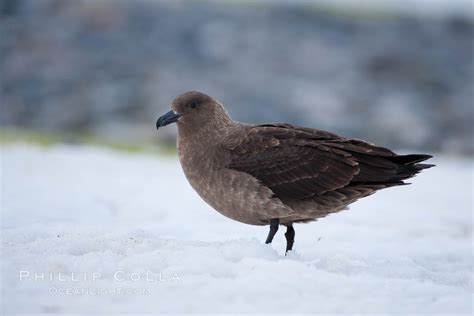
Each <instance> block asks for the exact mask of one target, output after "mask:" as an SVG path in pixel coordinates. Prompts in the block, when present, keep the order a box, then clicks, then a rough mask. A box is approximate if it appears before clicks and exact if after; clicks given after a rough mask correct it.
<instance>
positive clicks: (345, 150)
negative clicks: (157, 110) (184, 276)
mask: <svg viewBox="0 0 474 316" xmlns="http://www.w3.org/2000/svg"><path fill="white" fill-rule="evenodd" d="M173 122H177V125H178V152H179V158H180V162H181V165H182V167H183V170H184V173H185V175H186V177H187V179H188V180H189V182H190V184H191V186H192V187H193V188H194V189H195V190H196V192H197V193H198V194H199V195H200V196H201V197H202V198H203V199H204V200H205V201H206V202H207V203H208V204H209V205H210V206H212V207H213V208H215V209H216V210H217V211H219V212H220V213H222V214H223V215H225V216H227V217H230V218H232V219H234V220H237V221H240V222H243V223H247V224H253V225H270V233H269V236H268V238H267V243H270V242H271V241H272V239H273V236H274V235H275V233H276V231H277V230H278V225H279V224H281V225H285V226H287V233H286V234H285V236H286V238H287V251H288V250H291V248H292V245H293V240H294V229H293V227H292V224H293V223H298V222H308V221H313V220H316V219H318V218H320V217H323V216H326V215H327V214H330V213H334V212H337V211H340V210H343V209H345V208H347V206H348V205H349V204H351V203H353V202H355V201H357V200H358V199H360V198H362V197H365V196H368V195H370V194H372V193H374V192H375V191H377V190H380V189H384V188H388V187H392V186H398V185H404V184H406V183H405V182H404V180H406V179H408V178H411V177H413V176H414V175H415V174H417V173H418V172H420V171H421V170H423V169H426V168H429V167H432V166H433V165H429V164H420V163H419V162H422V161H424V160H426V159H429V158H431V157H432V156H430V155H422V154H415V155H397V154H395V153H394V152H392V151H391V150H389V149H386V148H383V147H377V146H375V145H373V144H370V143H367V142H364V141H361V140H355V139H348V138H344V137H341V136H338V135H335V134H332V133H329V132H325V131H321V130H317V129H312V128H305V127H299V126H294V125H290V124H259V125H253V124H245V123H239V122H235V121H233V120H232V119H231V118H230V117H229V116H228V114H227V112H226V111H225V109H224V107H223V105H222V104H221V103H219V101H217V100H216V99H214V98H212V97H210V96H207V95H205V94H203V93H200V92H196V91H190V92H186V93H184V94H182V95H180V96H178V97H177V98H176V99H175V100H174V101H173V103H172V111H170V112H168V113H167V114H165V115H164V116H162V117H161V118H160V119H159V120H158V122H157V128H159V127H161V126H165V125H168V124H170V123H173Z"/></svg>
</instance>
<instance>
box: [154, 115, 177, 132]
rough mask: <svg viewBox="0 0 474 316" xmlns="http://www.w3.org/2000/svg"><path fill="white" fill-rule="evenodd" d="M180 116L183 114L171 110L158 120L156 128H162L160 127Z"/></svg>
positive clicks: (175, 120)
mask: <svg viewBox="0 0 474 316" xmlns="http://www.w3.org/2000/svg"><path fill="white" fill-rule="evenodd" d="M180 117H181V114H178V113H176V112H175V111H169V112H168V113H166V114H164V115H162V116H160V118H158V121H156V129H160V127H163V126H166V125H169V124H171V123H175V122H177V121H178V119H179V118H180Z"/></svg>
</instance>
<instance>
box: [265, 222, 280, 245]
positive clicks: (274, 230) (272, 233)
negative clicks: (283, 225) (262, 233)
mask: <svg viewBox="0 0 474 316" xmlns="http://www.w3.org/2000/svg"><path fill="white" fill-rule="evenodd" d="M278 225H280V220H279V219H278V218H274V219H272V220H271V221H270V231H269V232H268V236H267V241H265V243H266V244H269V243H271V242H272V240H273V237H275V234H276V233H277V231H278Z"/></svg>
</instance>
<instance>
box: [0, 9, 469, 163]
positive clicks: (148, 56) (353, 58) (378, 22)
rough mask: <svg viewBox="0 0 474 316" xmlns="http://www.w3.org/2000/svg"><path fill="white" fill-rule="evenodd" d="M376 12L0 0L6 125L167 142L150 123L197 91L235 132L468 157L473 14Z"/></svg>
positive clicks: (1, 118)
mask: <svg viewBox="0 0 474 316" xmlns="http://www.w3.org/2000/svg"><path fill="white" fill-rule="evenodd" d="M360 3H364V5H360ZM374 3H376V4H377V5H376V6H373V5H371V4H370V1H362V2H359V3H358V2H357V1H352V3H351V1H332V2H331V1H321V2H317V1H315V2H291V1H286V2H281V1H279V2H271V1H264V2H257V1H221V2H213V1H201V2H196V1H152V0H0V103H1V114H0V123H1V126H2V128H3V129H26V130H31V131H53V132H63V133H68V134H91V135H101V136H102V137H107V138H111V139H115V140H119V141H122V140H123V141H129V142H133V141H138V140H140V141H142V140H144V139H149V140H153V141H154V140H155V139H161V140H166V141H172V140H173V137H174V135H173V133H175V128H168V129H163V132H162V131H161V130H160V133H156V131H155V121H156V118H157V117H158V115H159V114H161V113H163V112H164V111H166V110H167V109H168V107H169V103H170V101H171V100H172V98H173V97H174V96H176V95H177V94H180V93H181V92H184V91H186V90H201V91H203V92H206V93H208V94H210V95H213V96H215V97H217V98H219V99H220V100H221V101H222V102H223V103H224V104H226V105H227V108H228V110H229V112H230V113H231V114H232V116H233V117H234V118H235V119H237V120H242V121H249V122H268V121H285V122H290V123H294V124H299V125H307V126H311V127H317V128H320V129H328V130H331V131H333V132H336V133H340V134H342V135H346V136H351V137H357V138H364V139H368V140H370V141H372V142H376V143H379V144H382V145H385V146H391V147H394V148H398V149H410V150H418V151H427V152H446V153H455V154H473V153H474V142H473V141H472V137H473V130H472V128H473V127H472V126H473V100H474V95H473V94H474V93H473V74H474V65H473V39H474V36H473V35H474V23H473V21H474V19H473V13H472V10H473V8H472V3H471V2H470V1H469V0H468V1H462V0H456V1H449V0H446V1H444V2H443V1H441V0H433V1H431V2H430V1H421V0H420V1H418V4H420V3H425V6H424V7H423V6H421V7H420V6H419V5H418V6H415V4H416V3H417V2H416V1H401V3H404V4H405V6H403V7H401V6H399V7H393V6H392V7H390V6H387V7H386V8H385V7H384V5H383V3H384V2H383V1H378V2H374ZM374 3H372V4H374ZM391 3H392V4H393V1H392V2H391ZM449 3H451V4H453V3H454V4H456V6H455V7H453V6H452V5H449ZM441 4H443V5H445V6H444V7H443V6H441ZM410 5H412V6H413V7H410ZM453 8H454V9H453Z"/></svg>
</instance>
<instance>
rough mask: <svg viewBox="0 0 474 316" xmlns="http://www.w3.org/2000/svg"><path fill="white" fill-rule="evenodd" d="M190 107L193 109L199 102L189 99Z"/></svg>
mask: <svg viewBox="0 0 474 316" xmlns="http://www.w3.org/2000/svg"><path fill="white" fill-rule="evenodd" d="M190 104H191V109H195V108H197V107H198V106H199V102H198V101H196V100H193V101H191V103H190Z"/></svg>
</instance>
